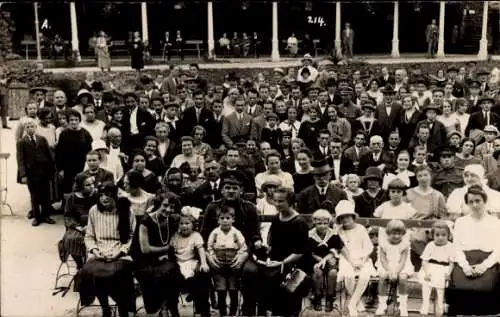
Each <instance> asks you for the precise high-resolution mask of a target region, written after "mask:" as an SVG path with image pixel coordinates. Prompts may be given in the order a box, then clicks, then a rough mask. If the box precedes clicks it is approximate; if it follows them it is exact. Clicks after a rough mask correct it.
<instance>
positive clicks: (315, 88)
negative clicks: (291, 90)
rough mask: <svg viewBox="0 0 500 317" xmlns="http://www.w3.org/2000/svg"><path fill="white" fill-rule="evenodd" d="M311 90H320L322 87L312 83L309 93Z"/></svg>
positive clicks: (308, 89)
mask: <svg viewBox="0 0 500 317" xmlns="http://www.w3.org/2000/svg"><path fill="white" fill-rule="evenodd" d="M311 90H320V88H319V87H318V86H317V85H315V84H312V85H311V86H309V87H308V88H307V93H309V92H310V91H311Z"/></svg>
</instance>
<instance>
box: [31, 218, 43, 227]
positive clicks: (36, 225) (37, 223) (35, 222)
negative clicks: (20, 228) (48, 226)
mask: <svg viewBox="0 0 500 317" xmlns="http://www.w3.org/2000/svg"><path fill="white" fill-rule="evenodd" d="M41 223H42V222H41V221H40V220H38V219H33V221H32V222H31V225H32V226H33V227H38V226H39V225H40V224H41Z"/></svg>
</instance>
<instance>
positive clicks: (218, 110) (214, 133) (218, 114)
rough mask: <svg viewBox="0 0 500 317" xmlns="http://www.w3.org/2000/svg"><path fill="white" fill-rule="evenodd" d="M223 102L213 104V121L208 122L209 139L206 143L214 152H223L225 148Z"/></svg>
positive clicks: (217, 101)
mask: <svg viewBox="0 0 500 317" xmlns="http://www.w3.org/2000/svg"><path fill="white" fill-rule="evenodd" d="M222 109H223V105H222V101H221V100H214V103H213V104H212V114H213V119H212V120H210V121H209V122H208V126H209V127H208V129H207V138H206V142H207V143H208V144H209V145H210V146H211V147H212V149H214V150H217V149H219V150H222V148H223V147H224V142H223V141H222V122H223V120H224V117H223V116H222Z"/></svg>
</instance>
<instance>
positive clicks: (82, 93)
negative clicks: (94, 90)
mask: <svg viewBox="0 0 500 317" xmlns="http://www.w3.org/2000/svg"><path fill="white" fill-rule="evenodd" d="M83 97H87V98H89V100H90V101H91V102H92V103H93V102H94V96H92V94H91V93H90V91H88V90H87V89H80V90H79V91H78V93H77V94H76V98H75V104H77V105H78V104H80V102H81V100H82V98H83Z"/></svg>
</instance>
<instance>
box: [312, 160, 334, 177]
mask: <svg viewBox="0 0 500 317" xmlns="http://www.w3.org/2000/svg"><path fill="white" fill-rule="evenodd" d="M311 167H312V168H313V170H312V172H311V174H313V175H321V174H325V173H328V172H331V171H332V167H331V166H330V164H328V161H327V160H326V159H325V158H323V159H319V160H314V161H312V162H311Z"/></svg>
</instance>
